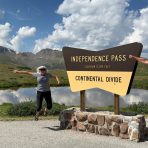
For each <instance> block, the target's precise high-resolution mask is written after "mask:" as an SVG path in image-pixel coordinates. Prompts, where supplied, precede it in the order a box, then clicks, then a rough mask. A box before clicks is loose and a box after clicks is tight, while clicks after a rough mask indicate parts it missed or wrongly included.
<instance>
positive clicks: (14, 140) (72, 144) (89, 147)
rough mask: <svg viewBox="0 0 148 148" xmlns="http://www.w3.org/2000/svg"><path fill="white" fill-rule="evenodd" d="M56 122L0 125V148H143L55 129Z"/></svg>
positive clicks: (3, 123) (146, 145)
mask: <svg viewBox="0 0 148 148" xmlns="http://www.w3.org/2000/svg"><path fill="white" fill-rule="evenodd" d="M58 127H59V122H58V121H56V120H48V121H37V122H36V121H12V122H0V148H147V147H148V139H147V141H144V142H140V143H136V142H132V141H129V140H122V139H120V138H118V137H111V136H109V137H108V136H100V135H95V134H89V133H83V132H76V131H72V130H59V129H58Z"/></svg>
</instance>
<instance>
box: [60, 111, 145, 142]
mask: <svg viewBox="0 0 148 148" xmlns="http://www.w3.org/2000/svg"><path fill="white" fill-rule="evenodd" d="M59 120H60V128H61V129H73V130H76V131H83V132H89V133H95V134H99V135H107V136H116V137H120V138H122V139H130V140H133V141H137V142H139V141H140V140H142V139H143V138H144V137H145V136H147V133H148V129H147V128H146V122H145V118H144V116H143V115H136V116H124V115H114V113H113V112H107V111H99V112H87V111H85V112H81V111H80V109H79V108H69V109H67V110H64V111H62V112H61V113H60V116H59Z"/></svg>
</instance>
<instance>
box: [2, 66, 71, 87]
mask: <svg viewBox="0 0 148 148" xmlns="http://www.w3.org/2000/svg"><path fill="white" fill-rule="evenodd" d="M15 69H17V70H27V71H33V72H35V71H36V70H35V69H31V68H29V67H23V66H19V65H14V64H11V65H10V64H9V65H7V64H0V89H7V88H14V89H15V88H19V87H33V86H36V85H37V82H36V78H35V77H33V76H30V75H24V74H15V73H13V70H15ZM49 73H51V74H56V75H57V76H58V77H59V79H60V81H61V86H65V85H69V83H68V79H67V74H66V71H65V70H58V69H57V70H50V71H49ZM50 83H51V86H56V81H55V80H54V79H52V80H51V81H50Z"/></svg>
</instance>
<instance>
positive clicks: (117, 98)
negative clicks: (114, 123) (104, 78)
mask: <svg viewBox="0 0 148 148" xmlns="http://www.w3.org/2000/svg"><path fill="white" fill-rule="evenodd" d="M114 114H115V115H119V114H120V111H119V95H117V94H114Z"/></svg>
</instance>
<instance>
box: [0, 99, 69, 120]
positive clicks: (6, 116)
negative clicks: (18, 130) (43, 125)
mask: <svg viewBox="0 0 148 148" xmlns="http://www.w3.org/2000/svg"><path fill="white" fill-rule="evenodd" d="M43 107H45V106H44V105H43ZM66 108H67V107H66V106H64V105H60V104H57V103H53V108H52V109H51V110H50V111H49V112H48V115H47V116H46V117H45V116H42V115H41V116H40V120H50V119H58V115H59V113H60V112H61V111H62V110H64V109H66ZM35 110H36V103H35V102H32V101H28V102H22V103H19V104H15V105H13V104H11V103H3V104H2V105H0V121H17V120H18V121H23V120H33V119H34V115H35Z"/></svg>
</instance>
